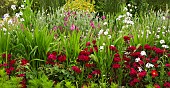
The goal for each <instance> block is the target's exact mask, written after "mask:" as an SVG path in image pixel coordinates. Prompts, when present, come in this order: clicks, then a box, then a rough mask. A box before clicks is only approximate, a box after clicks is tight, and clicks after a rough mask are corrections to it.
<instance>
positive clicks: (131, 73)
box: [129, 68, 137, 76]
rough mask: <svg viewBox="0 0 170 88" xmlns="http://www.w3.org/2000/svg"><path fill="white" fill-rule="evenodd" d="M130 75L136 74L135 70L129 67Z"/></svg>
mask: <svg viewBox="0 0 170 88" xmlns="http://www.w3.org/2000/svg"><path fill="white" fill-rule="evenodd" d="M129 74H130V76H136V74H137V71H136V70H135V69H134V68H130V73H129Z"/></svg>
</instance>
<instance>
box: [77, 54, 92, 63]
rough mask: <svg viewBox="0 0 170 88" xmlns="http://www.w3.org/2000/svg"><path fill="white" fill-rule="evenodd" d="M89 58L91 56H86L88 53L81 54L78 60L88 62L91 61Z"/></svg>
mask: <svg viewBox="0 0 170 88" xmlns="http://www.w3.org/2000/svg"><path fill="white" fill-rule="evenodd" d="M89 60H90V58H89V56H86V55H79V56H78V60H77V61H78V62H79V61H84V62H87V61H89Z"/></svg>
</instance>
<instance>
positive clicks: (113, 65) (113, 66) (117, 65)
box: [112, 64, 121, 69]
mask: <svg viewBox="0 0 170 88" xmlns="http://www.w3.org/2000/svg"><path fill="white" fill-rule="evenodd" d="M120 67H121V66H120V64H112V68H115V69H118V68H120Z"/></svg>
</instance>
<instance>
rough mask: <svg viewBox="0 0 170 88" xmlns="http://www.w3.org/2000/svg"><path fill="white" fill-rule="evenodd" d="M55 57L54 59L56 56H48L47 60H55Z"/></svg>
mask: <svg viewBox="0 0 170 88" xmlns="http://www.w3.org/2000/svg"><path fill="white" fill-rule="evenodd" d="M56 59H57V57H56V54H49V55H48V60H56Z"/></svg>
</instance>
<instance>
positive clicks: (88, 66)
mask: <svg viewBox="0 0 170 88" xmlns="http://www.w3.org/2000/svg"><path fill="white" fill-rule="evenodd" d="M85 67H87V68H91V67H95V64H89V63H86V64H85Z"/></svg>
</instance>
